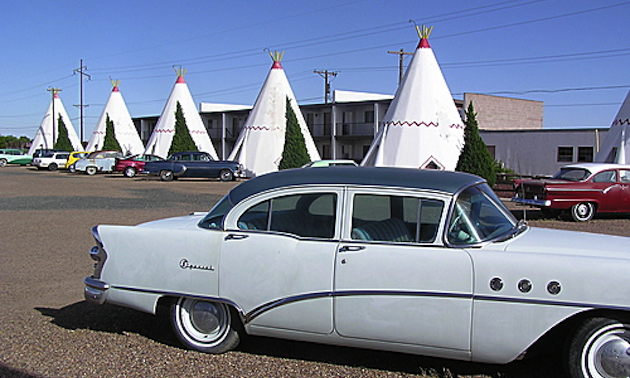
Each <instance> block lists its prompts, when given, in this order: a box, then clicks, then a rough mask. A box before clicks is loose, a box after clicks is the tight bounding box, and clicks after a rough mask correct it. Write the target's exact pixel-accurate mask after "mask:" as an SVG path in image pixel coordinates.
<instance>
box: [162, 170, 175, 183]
mask: <svg viewBox="0 0 630 378" xmlns="http://www.w3.org/2000/svg"><path fill="white" fill-rule="evenodd" d="M174 178H175V175H173V171H168V170H163V171H160V180H162V181H172V180H173V179H174Z"/></svg>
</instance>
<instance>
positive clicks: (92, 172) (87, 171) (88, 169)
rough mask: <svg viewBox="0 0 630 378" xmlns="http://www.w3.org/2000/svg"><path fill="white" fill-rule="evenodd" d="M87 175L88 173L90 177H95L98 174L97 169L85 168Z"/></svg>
mask: <svg viewBox="0 0 630 378" xmlns="http://www.w3.org/2000/svg"><path fill="white" fill-rule="evenodd" d="M85 173H87V174H88V175H90V176H94V175H95V174H96V167H87V168H85Z"/></svg>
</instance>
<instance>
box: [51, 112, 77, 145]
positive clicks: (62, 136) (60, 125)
mask: <svg viewBox="0 0 630 378" xmlns="http://www.w3.org/2000/svg"><path fill="white" fill-rule="evenodd" d="M53 127H54V126H53ZM57 129H58V130H57V131H58V132H59V135H57V141H55V143H54V145H53V148H54V149H57V150H64V151H68V152H70V151H74V147H72V143H70V138H68V128H67V127H66V123H65V122H64V121H63V117H61V116H59V120H58V121H57Z"/></svg>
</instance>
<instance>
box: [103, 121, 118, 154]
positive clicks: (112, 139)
mask: <svg viewBox="0 0 630 378" xmlns="http://www.w3.org/2000/svg"><path fill="white" fill-rule="evenodd" d="M106 117H107V118H106V119H105V140H104V141H103V150H111V151H122V150H121V149H120V144H119V143H118V140H117V139H116V132H115V130H114V122H113V121H112V120H111V119H109V114H106Z"/></svg>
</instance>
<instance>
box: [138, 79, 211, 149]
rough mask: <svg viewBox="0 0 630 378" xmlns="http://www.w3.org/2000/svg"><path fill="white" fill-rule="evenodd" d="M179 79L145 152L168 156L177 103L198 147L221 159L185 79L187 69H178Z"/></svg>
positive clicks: (173, 130) (173, 131) (173, 132)
mask: <svg viewBox="0 0 630 378" xmlns="http://www.w3.org/2000/svg"><path fill="white" fill-rule="evenodd" d="M176 72H177V81H176V82H175V86H174V87H173V90H172V91H171V94H170V96H169V98H168V100H167V101H166V105H165V106H164V110H162V115H160V118H159V119H158V122H157V124H156V125H155V129H154V130H153V133H152V134H151V138H149V142H147V146H146V148H145V151H144V153H145V154H152V155H157V156H160V157H163V158H166V157H167V156H168V151H169V149H170V148H171V143H172V142H173V136H174V135H175V111H176V109H177V103H178V102H179V104H180V105H181V107H182V111H183V112H184V118H185V119H186V126H187V127H188V131H189V132H190V136H191V137H192V139H193V141H195V145H197V149H198V150H199V151H202V152H207V153H209V154H210V155H211V156H212V157H213V158H214V159H215V160H219V157H218V156H217V152H216V150H215V149H214V146H213V145H212V141H211V140H210V136H209V135H208V131H207V130H206V128H205V126H204V124H203V121H202V120H201V116H200V115H199V111H198V110H197V107H196V106H195V102H194V101H193V98H192V95H191V94H190V90H189V89H188V85H187V84H186V81H185V80H184V75H185V74H186V70H184V69H181V68H179V69H177V70H176Z"/></svg>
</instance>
